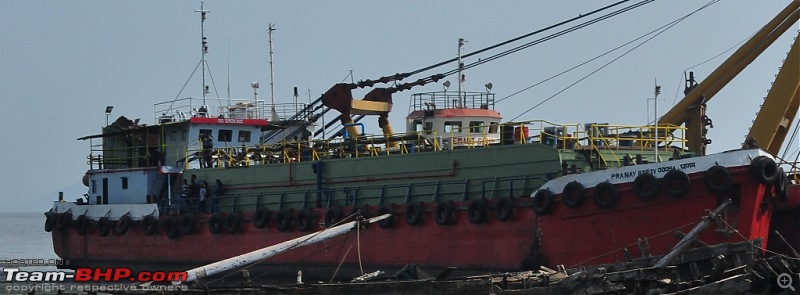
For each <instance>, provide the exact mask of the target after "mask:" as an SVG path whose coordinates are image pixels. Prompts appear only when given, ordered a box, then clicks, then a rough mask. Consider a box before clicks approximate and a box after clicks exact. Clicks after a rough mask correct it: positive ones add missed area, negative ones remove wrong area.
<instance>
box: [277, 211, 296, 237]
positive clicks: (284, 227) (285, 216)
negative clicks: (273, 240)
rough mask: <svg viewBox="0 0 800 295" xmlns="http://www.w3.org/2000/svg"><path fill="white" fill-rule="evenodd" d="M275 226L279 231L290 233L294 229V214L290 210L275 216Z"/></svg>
mask: <svg viewBox="0 0 800 295" xmlns="http://www.w3.org/2000/svg"><path fill="white" fill-rule="evenodd" d="M275 226H276V227H278V230H279V231H283V232H285V231H289V230H291V229H292V212H290V211H289V209H283V210H281V211H279V212H278V214H277V215H275Z"/></svg>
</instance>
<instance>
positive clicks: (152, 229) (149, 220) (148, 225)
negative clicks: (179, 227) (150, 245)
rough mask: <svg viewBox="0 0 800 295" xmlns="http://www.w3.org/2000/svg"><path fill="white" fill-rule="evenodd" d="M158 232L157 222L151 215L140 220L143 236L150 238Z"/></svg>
mask: <svg viewBox="0 0 800 295" xmlns="http://www.w3.org/2000/svg"><path fill="white" fill-rule="evenodd" d="M157 230H158V220H156V218H155V217H153V215H147V216H145V217H144V219H142V231H143V232H144V235H145V236H148V237H149V236H152V235H154V234H156V231H157Z"/></svg>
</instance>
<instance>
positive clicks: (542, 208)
mask: <svg viewBox="0 0 800 295" xmlns="http://www.w3.org/2000/svg"><path fill="white" fill-rule="evenodd" d="M553 203H555V196H553V192H551V191H550V190H549V189H543V190H538V191H537V192H536V194H534V195H533V212H536V214H537V215H547V214H550V210H551V209H553Z"/></svg>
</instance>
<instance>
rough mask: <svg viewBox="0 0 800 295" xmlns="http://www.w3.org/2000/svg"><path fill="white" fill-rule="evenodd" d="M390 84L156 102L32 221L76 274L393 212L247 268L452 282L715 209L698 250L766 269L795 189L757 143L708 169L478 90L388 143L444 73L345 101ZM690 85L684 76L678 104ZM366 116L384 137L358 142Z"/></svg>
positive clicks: (182, 261)
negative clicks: (511, 116)
mask: <svg viewBox="0 0 800 295" xmlns="http://www.w3.org/2000/svg"><path fill="white" fill-rule="evenodd" d="M786 10H787V11H796V10H798V2H797V1H793V3H792V4H790V5H789V6H788V7H787V8H786ZM204 17H205V16H204ZM776 18H777V17H776ZM764 30H772V29H769V28H768V27H766V26H765V29H764ZM203 42H205V38H204V39H203ZM754 42H755V41H754ZM462 43H463V42H461V41H460V42H459V44H460V45H461V44H462ZM755 43H757V42H755ZM204 44H205V43H204ZM743 46H745V47H746V46H749V45H748V44H745V45H743ZM459 69H460V68H459ZM459 76H461V75H460V73H459ZM404 78H406V75H401V74H397V75H393V76H386V77H382V78H379V79H376V80H366V81H359V82H357V83H340V84H336V85H334V86H333V87H332V88H331V89H330V90H328V91H327V92H326V93H325V94H323V95H322V96H321V97H320V98H319V99H317V100H316V101H314V102H311V103H309V104H301V103H293V104H288V105H275V104H272V105H267V104H266V103H265V102H264V101H262V100H258V99H257V98H256V97H254V99H212V98H207V97H205V94H204V96H203V97H202V98H185V99H176V100H170V101H166V102H159V103H156V104H155V107H154V110H155V111H154V116H153V119H154V123H153V124H149V125H148V124H143V123H140V122H139V120H130V119H128V118H126V117H119V118H118V119H116V120H115V121H113V122H111V123H110V124H108V125H107V126H105V127H104V128H103V129H102V132H101V133H100V134H95V135H89V136H85V137H81V138H79V139H80V140H86V141H88V142H89V145H90V148H91V154H89V155H88V157H87V161H88V165H89V169H88V171H87V172H86V173H85V176H84V178H83V183H84V184H85V185H86V186H87V193H86V195H85V196H84V197H83V198H79V199H78V200H77V201H75V202H70V201H66V200H64V198H60V199H59V200H58V201H56V202H54V204H53V207H52V208H51V209H50V210H49V211H47V212H46V213H45V216H46V220H45V225H44V226H45V230H46V231H48V232H50V233H51V235H52V241H53V249H54V251H55V253H56V254H57V255H58V256H59V257H60V258H61V259H64V260H68V261H69V262H70V263H69V265H68V267H71V268H76V267H131V268H132V269H135V270H148V271H152V270H169V271H175V270H185V269H191V268H194V267H197V266H200V265H204V264H208V263H212V262H215V261H219V260H223V259H226V258H230V257H233V256H237V255H240V254H243V253H247V252H251V251H254V250H257V249H260V248H263V247H266V246H269V245H274V244H278V243H281V242H284V241H288V240H292V239H295V238H298V237H300V236H303V235H306V234H308V233H310V232H314V231H318V230H322V229H325V228H329V227H332V226H335V225H338V224H340V223H342V222H345V221H350V220H353V219H355V218H359V216H361V217H369V216H376V215H385V214H389V215H390V217H389V218H386V219H383V220H381V221H379V222H378V223H377V224H372V225H369V226H368V227H367V228H365V229H364V230H363V231H357V233H356V234H349V235H345V236H340V237H336V238H332V239H330V240H327V241H325V242H324V243H318V244H315V245H310V246H306V247H303V248H299V249H294V250H292V251H289V252H286V253H283V254H279V255H276V256H274V257H272V258H270V259H269V260H267V261H263V262H260V263H259V264H258V265H257V267H258V268H259V269H261V270H263V271H264V272H265V273H266V274H268V275H270V276H275V277H277V276H292V277H293V276H294V275H295V274H296V273H297V272H298V271H302V273H303V274H304V276H310V277H315V278H323V279H330V278H333V277H336V278H342V277H348V276H350V277H352V276H353V275H358V274H363V273H364V272H372V271H375V270H389V269H399V268H401V267H402V266H404V265H406V264H410V263H415V264H416V265H418V266H420V267H422V268H425V269H432V270H437V269H438V270H444V269H451V268H455V269H456V271H458V272H463V273H488V272H497V271H514V270H520V269H523V270H530V269H538V268H539V267H542V266H546V267H551V268H555V267H556V265H563V266H565V267H569V268H574V267H582V266H590V265H597V264H602V263H614V262H620V261H625V260H626V259H627V260H630V259H631V257H649V256H652V255H662V254H665V253H667V252H668V251H669V250H670V249H672V248H673V247H674V246H675V245H676V243H678V241H679V240H680V238H682V236H681V235H683V234H686V233H687V232H688V231H689V230H691V229H692V228H693V227H694V226H695V225H697V224H698V223H700V222H701V221H702V220H703V219H704V218H705V216H707V214H708V212H710V211H712V210H715V209H718V211H720V212H721V213H720V216H721V217H719V218H715V223H714V224H715V226H714V229H713V230H706V231H703V232H702V233H700V234H699V235H698V236H697V237H696V241H697V242H698V243H704V244H707V245H717V244H724V243H735V242H742V241H752V243H753V247H756V248H758V249H759V251H758V252H759V253H760V254H761V255H766V252H765V250H764V247H766V245H767V243H768V241H769V237H770V224H771V217H772V213H773V210H774V209H775V206H776V204H778V203H781V202H782V201H783V200H785V199H787V194H788V193H787V191H789V190H790V189H787V186H786V183H787V178H786V173H785V172H784V169H783V168H782V167H780V165H778V163H777V162H776V158H775V157H774V156H773V155H772V153H770V152H767V151H766V150H764V149H761V148H759V147H758V146H748V147H746V148H742V149H735V150H730V151H727V152H721V153H715V154H705V151H704V144H703V143H702V142H703V140H696V139H695V138H694V137H695V136H696V135H697V128H696V127H693V126H687V127H681V126H680V124H672V123H664V122H662V121H659V122H658V123H657V124H652V125H642V126H631V125H618V124H610V123H598V122H587V123H569V124H564V123H553V122H550V121H547V120H529V121H517V122H503V119H502V116H501V115H500V113H499V112H498V111H496V110H495V98H494V94H493V93H491V87H490V86H489V85H487V90H486V91H485V92H467V91H461V90H460V89H459V91H457V92H456V91H448V90H446V89H445V90H444V91H435V92H422V93H416V94H413V95H411V100H410V106H409V112H408V114H407V116H406V126H405V127H406V130H405V132H403V133H396V132H394V130H393V128H392V126H391V124H390V123H389V121H388V116H389V113H390V112H391V109H392V105H393V103H392V94H393V93H396V92H399V91H402V90H407V89H410V88H411V87H415V86H421V85H424V84H426V83H430V82H437V81H439V80H440V79H441V78H442V76H441V75H433V76H431V77H429V78H427V79H420V80H417V81H415V82H409V83H401V84H396V85H395V86H393V87H388V88H375V89H373V90H372V91H371V92H369V93H367V94H366V95H365V98H364V99H356V98H354V97H353V94H352V90H354V89H358V88H364V87H372V86H373V85H375V84H377V83H388V82H397V81H400V80H402V79H404ZM448 84H449V83H448ZM703 87H705V82H703V83H700V84H698V83H696V82H694V81H693V80H692V81H690V83H688V84H687V93H689V94H688V95H687V97H689V96H691V94H692V93H695V92H697V93H700V92H703V93H707V92H704V90H702V89H703ZM254 88H256V87H255V85H254ZM687 101H690V103H692V99H691V98H689V99H688V100H687ZM695 101H696V99H695ZM678 106H681V105H678ZM681 108H683V109H684V110H685V109H689V108H688V107H681ZM323 110H324V111H323ZM328 110H336V111H339V113H340V115H339V117H338V118H339V120H338V121H337V122H333V123H337V124H338V123H341V125H340V126H335V127H334V129H337V128H341V129H338V131H336V132H331V133H330V134H333V135H331V136H326V135H327V134H325V133H324V132H322V134H323V136H321V137H320V136H318V135H319V134H320V131H322V130H324V129H327V128H328V127H331V126H333V125H334V124H333V123H329V124H323V125H325V126H323V128H321V129H322V130H315V126H316V124H315V122H316V121H317V119H319V118H320V117H321V116H322V115H324V112H327V111H328ZM700 115H701V116H702V114H700ZM353 116H356V117H355V119H354V118H353ZM367 116H377V117H378V125H379V127H380V128H381V130H382V134H376V135H370V134H366V131H365V129H366V128H365V126H364V123H360V119H362V118H364V117H367ZM665 117H668V115H665ZM701 118H702V117H701ZM662 120H666V119H665V118H662ZM699 121H701V120H695V121H694V122H695V123H697V122H699ZM702 121H703V122H705V121H706V120H702ZM687 125H688V123H687ZM701 130H702V128H701ZM703 134H704V132H703ZM698 146H699V147H698ZM720 206H722V207H720ZM676 235H677V236H676Z"/></svg>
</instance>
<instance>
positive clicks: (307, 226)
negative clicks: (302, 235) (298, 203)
mask: <svg viewBox="0 0 800 295" xmlns="http://www.w3.org/2000/svg"><path fill="white" fill-rule="evenodd" d="M313 228H314V214H312V213H311V211H309V210H308V209H303V210H300V212H298V213H297V229H298V230H300V231H302V232H309V231H311V229H313Z"/></svg>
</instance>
